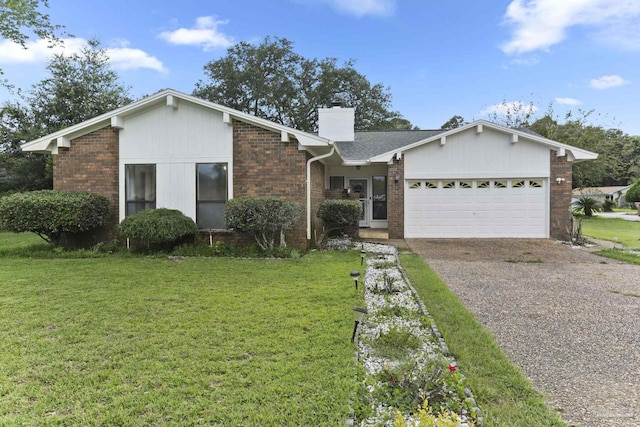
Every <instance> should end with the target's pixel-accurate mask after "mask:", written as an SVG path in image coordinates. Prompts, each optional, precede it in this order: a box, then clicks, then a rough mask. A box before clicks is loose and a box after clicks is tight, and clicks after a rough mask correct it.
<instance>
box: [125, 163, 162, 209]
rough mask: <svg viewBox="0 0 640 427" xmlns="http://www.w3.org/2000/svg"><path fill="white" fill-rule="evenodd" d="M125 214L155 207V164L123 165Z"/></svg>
mask: <svg viewBox="0 0 640 427" xmlns="http://www.w3.org/2000/svg"><path fill="white" fill-rule="evenodd" d="M125 194H126V196H125V197H126V201H125V215H126V216H129V215H133V214H135V213H137V212H140V211H142V210H145V209H155V208H156V165H125Z"/></svg>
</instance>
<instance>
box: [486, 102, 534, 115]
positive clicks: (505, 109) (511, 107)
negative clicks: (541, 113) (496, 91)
mask: <svg viewBox="0 0 640 427" xmlns="http://www.w3.org/2000/svg"><path fill="white" fill-rule="evenodd" d="M536 111H538V107H536V106H535V105H533V104H525V103H524V102H522V101H509V102H506V101H505V102H502V103H500V104H493V105H490V106H488V107H487V108H485V109H484V110H482V111H480V114H481V115H483V116H493V115H496V116H499V117H505V116H509V115H517V114H518V113H523V114H534V113H535V112H536Z"/></svg>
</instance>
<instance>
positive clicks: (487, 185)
mask: <svg viewBox="0 0 640 427" xmlns="http://www.w3.org/2000/svg"><path fill="white" fill-rule="evenodd" d="M490 187H491V181H478V188H490Z"/></svg>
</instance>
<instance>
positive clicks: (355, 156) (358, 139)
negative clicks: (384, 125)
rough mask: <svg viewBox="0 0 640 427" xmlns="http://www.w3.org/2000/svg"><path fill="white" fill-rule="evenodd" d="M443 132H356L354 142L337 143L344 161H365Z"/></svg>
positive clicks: (439, 130)
mask: <svg viewBox="0 0 640 427" xmlns="http://www.w3.org/2000/svg"><path fill="white" fill-rule="evenodd" d="M443 132H446V131H445V130H441V129H438V130H391V131H366V132H356V133H355V141H342V142H340V141H338V142H336V145H337V146H338V150H340V153H341V154H342V156H343V157H344V159H345V160H367V159H370V158H371V157H373V156H377V155H379V154H382V153H386V152H388V151H393V150H395V149H398V148H401V147H404V146H406V145H409V144H413V143H414V142H418V141H422V140H423V139H427V138H431V137H432V136H434V135H438V134H439V133H443Z"/></svg>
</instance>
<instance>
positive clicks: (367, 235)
mask: <svg viewBox="0 0 640 427" xmlns="http://www.w3.org/2000/svg"><path fill="white" fill-rule="evenodd" d="M359 234H360V238H361V239H388V238H389V230H387V229H386V228H361V229H360V230H359Z"/></svg>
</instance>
